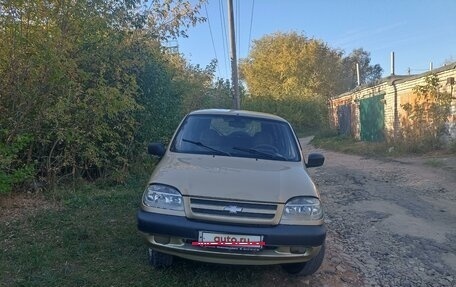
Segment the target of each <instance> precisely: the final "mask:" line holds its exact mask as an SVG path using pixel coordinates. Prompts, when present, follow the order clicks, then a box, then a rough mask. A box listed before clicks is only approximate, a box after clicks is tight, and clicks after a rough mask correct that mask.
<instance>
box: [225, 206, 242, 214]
mask: <svg viewBox="0 0 456 287" xmlns="http://www.w3.org/2000/svg"><path fill="white" fill-rule="evenodd" d="M223 210H225V211H228V212H229V213H234V214H236V213H238V212H241V211H242V207H237V206H235V205H228V206H225V207H224V208H223Z"/></svg>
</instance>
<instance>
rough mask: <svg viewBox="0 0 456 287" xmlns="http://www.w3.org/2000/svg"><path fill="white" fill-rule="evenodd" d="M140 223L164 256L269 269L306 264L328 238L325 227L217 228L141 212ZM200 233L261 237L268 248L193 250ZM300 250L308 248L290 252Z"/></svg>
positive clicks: (221, 226) (228, 225) (211, 224)
mask: <svg viewBox="0 0 456 287" xmlns="http://www.w3.org/2000/svg"><path fill="white" fill-rule="evenodd" d="M137 220H138V230H139V231H141V233H142V234H143V236H144V237H145V239H146V241H147V243H148V244H149V246H150V247H151V248H153V249H155V250H157V251H160V252H163V253H167V254H171V255H175V256H179V257H183V258H187V259H191V260H198V261H204V262H211V263H223V264H240V265H265V264H283V263H296V262H305V261H308V260H310V259H312V258H313V257H314V256H316V255H317V254H318V252H319V251H320V248H321V245H323V243H324V241H325V238H326V227H325V226H324V225H318V226H303V225H275V226H264V225H234V224H225V223H223V224H222V223H220V224H215V223H212V222H202V221H196V220H190V219H187V218H186V217H183V216H173V215H164V214H157V213H151V212H145V211H143V210H140V211H139V212H138V214H137ZM200 231H212V232H216V233H224V234H244V235H261V236H263V241H264V242H265V246H264V247H263V249H261V250H259V251H250V252H239V251H233V250H226V249H215V248H208V247H200V246H193V245H192V244H191V242H193V241H198V235H199V232H200ZM164 238H165V240H164ZM298 246H299V247H305V248H304V250H305V251H304V252H302V253H292V252H291V249H290V248H291V247H298Z"/></svg>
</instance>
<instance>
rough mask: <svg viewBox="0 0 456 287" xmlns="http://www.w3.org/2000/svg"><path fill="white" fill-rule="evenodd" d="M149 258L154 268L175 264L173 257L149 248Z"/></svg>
mask: <svg viewBox="0 0 456 287" xmlns="http://www.w3.org/2000/svg"><path fill="white" fill-rule="evenodd" d="M147 254H148V256H149V264H150V265H152V266H153V267H154V268H163V267H168V266H171V265H172V264H173V256H172V255H169V254H165V253H161V252H158V251H155V250H153V249H151V248H149V250H148V252H147Z"/></svg>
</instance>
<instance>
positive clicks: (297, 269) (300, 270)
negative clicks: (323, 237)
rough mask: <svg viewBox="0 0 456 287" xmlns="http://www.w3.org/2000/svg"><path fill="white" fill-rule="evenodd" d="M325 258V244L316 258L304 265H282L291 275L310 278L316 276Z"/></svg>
mask: <svg viewBox="0 0 456 287" xmlns="http://www.w3.org/2000/svg"><path fill="white" fill-rule="evenodd" d="M324 257H325V244H323V245H322V246H321V249H320V252H319V253H318V254H317V256H315V257H314V258H312V259H310V260H309V261H307V262H302V263H289V264H282V268H283V269H284V270H285V271H286V272H287V273H289V274H295V275H300V276H308V275H312V274H314V273H315V272H316V271H317V270H318V268H320V266H321V263H322V262H323V258H324Z"/></svg>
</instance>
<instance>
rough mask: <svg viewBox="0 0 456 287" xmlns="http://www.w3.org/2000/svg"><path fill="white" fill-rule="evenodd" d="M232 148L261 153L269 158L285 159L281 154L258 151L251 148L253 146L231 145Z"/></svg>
mask: <svg viewBox="0 0 456 287" xmlns="http://www.w3.org/2000/svg"><path fill="white" fill-rule="evenodd" d="M233 149H235V150H240V151H245V152H248V153H250V154H256V155H261V156H264V157H267V158H270V159H281V160H287V159H286V158H285V157H283V156H281V155H279V154H271V153H267V152H263V151H259V150H256V149H253V148H243V147H237V146H235V147H233Z"/></svg>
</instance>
